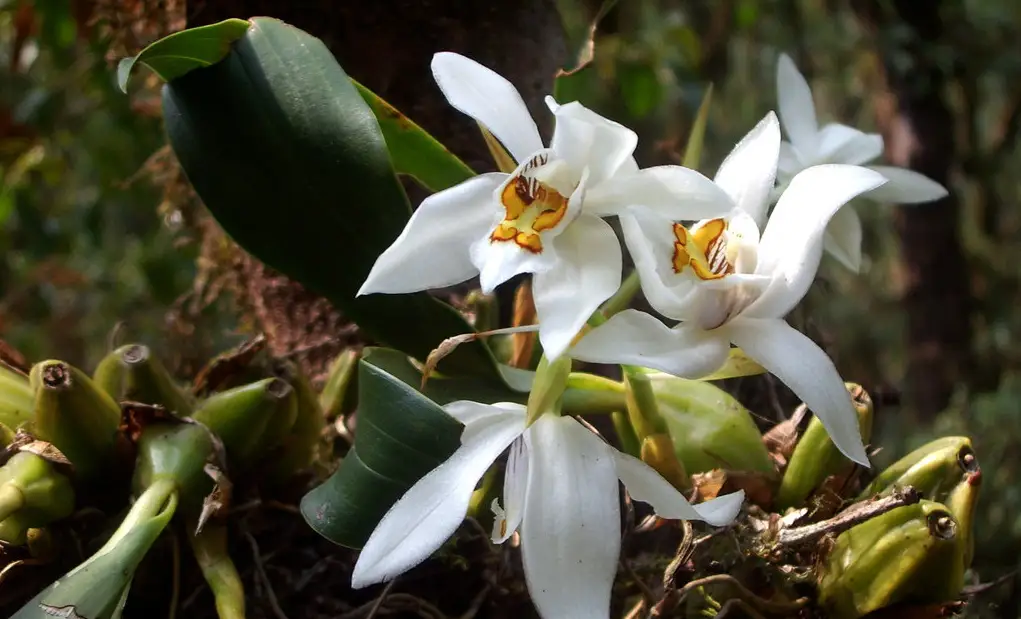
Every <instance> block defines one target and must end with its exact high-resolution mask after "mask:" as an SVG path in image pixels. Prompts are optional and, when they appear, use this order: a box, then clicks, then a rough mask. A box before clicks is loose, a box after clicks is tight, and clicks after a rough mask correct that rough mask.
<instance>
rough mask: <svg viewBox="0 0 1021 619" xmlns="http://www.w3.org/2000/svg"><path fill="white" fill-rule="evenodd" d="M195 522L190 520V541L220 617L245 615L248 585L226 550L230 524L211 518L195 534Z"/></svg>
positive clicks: (230, 618) (241, 618)
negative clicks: (243, 583)
mask: <svg viewBox="0 0 1021 619" xmlns="http://www.w3.org/2000/svg"><path fill="white" fill-rule="evenodd" d="M194 531H195V526H194V523H193V522H189V523H188V541H189V542H191V548H192V551H193V552H194V553H195V559H196V561H197V562H198V564H199V568H200V569H201V570H202V576H203V577H205V579H206V583H207V584H208V585H209V589H210V591H212V592H213V599H214V600H215V601H216V614H217V615H218V616H219V617H220V619H245V589H244V586H243V585H242V584H241V576H240V575H239V574H238V570H237V568H236V567H235V566H234V561H232V560H231V558H230V554H228V552H227V527H226V526H225V525H223V524H221V523H217V522H212V523H209V524H207V525H206V526H205V528H203V529H202V532H201V533H199V534H197V535H196V534H195V533H194Z"/></svg>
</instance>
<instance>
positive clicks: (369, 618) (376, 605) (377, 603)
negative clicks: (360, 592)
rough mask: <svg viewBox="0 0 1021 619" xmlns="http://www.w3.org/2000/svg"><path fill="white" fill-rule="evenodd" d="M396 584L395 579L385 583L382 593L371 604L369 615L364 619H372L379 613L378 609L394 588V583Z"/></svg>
mask: <svg viewBox="0 0 1021 619" xmlns="http://www.w3.org/2000/svg"><path fill="white" fill-rule="evenodd" d="M396 582H397V579H396V578H395V579H393V580H391V581H390V582H388V583H386V586H385V587H383V592H382V593H380V594H379V597H378V598H376V601H375V602H374V603H373V604H372V608H370V609H369V614H368V615H366V616H365V619H372V618H373V617H375V616H376V614H377V613H379V609H380V608H381V607H382V606H383V600H385V599H386V596H388V595H390V590H391V589H393V588H394V583H396Z"/></svg>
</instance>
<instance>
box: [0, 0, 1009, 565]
mask: <svg viewBox="0 0 1021 619" xmlns="http://www.w3.org/2000/svg"><path fill="white" fill-rule="evenodd" d="M257 4H258V3H257ZM261 4H262V5H267V4H268V5H272V3H261ZM555 4H556V5H557V8H558V9H559V10H560V12H561V15H562V18H563V22H564V26H565V30H566V32H567V33H568V41H569V45H568V48H569V49H571V50H577V49H579V48H580V47H581V46H582V43H583V41H584V39H585V37H586V33H587V31H588V28H589V24H590V22H591V20H592V19H593V16H594V15H595V13H596V11H597V9H598V5H599V3H598V2H584V1H581V0H557V2H555ZM262 8H263V9H264V10H261V11H259V13H260V14H273V13H272V12H271V11H270V10H268V9H266V7H262ZM269 8H271V7H269ZM185 11H186V8H185V3H184V2H183V1H181V2H174V1H173V0H168V1H164V2H144V1H128V0H122V1H116V0H107V1H95V2H85V1H75V2H72V1H71V0H36V1H34V2H30V1H21V2H19V1H8V2H3V3H0V179H2V183H0V337H2V338H3V339H4V340H6V341H7V342H9V343H10V344H11V345H13V346H14V347H15V348H17V349H19V350H20V351H21V352H23V353H24V354H25V355H26V356H27V357H28V358H29V359H31V360H39V359H43V358H48V357H54V356H59V357H60V358H63V359H66V360H68V361H70V362H72V363H75V364H81V365H83V366H85V367H91V366H92V364H94V363H95V361H96V360H97V359H99V358H100V356H101V355H102V354H103V353H104V352H105V351H106V350H107V349H108V348H109V346H111V344H112V343H115V342H121V341H126V340H128V339H130V340H141V341H145V342H147V343H149V344H150V345H151V346H153V347H155V348H156V349H158V350H159V351H160V352H161V353H162V355H163V356H164V358H167V359H170V360H171V363H170V364H171V365H172V366H173V367H175V368H177V369H182V368H187V367H189V366H190V364H192V363H194V361H195V360H198V359H202V358H205V357H206V356H208V355H209V354H210V353H211V352H212V351H215V350H219V349H222V348H223V347H224V346H226V345H227V344H229V343H232V342H234V341H235V340H236V332H237V331H238V329H239V328H241V327H243V326H244V319H242V318H238V317H237V316H236V311H235V309H234V307H233V306H232V305H231V303H230V299H229V298H226V297H229V295H226V294H225V295H216V294H211V295H210V294H206V293H208V286H207V284H208V282H205V281H200V282H199V285H196V277H197V276H198V275H200V274H201V273H203V271H202V269H201V268H199V267H200V266H201V261H200V260H199V258H200V256H205V255H206V254H205V253H202V252H201V251H200V250H201V242H200V239H199V238H197V237H196V235H195V230H194V228H192V227H190V226H189V225H187V224H188V219H189V217H188V212H187V211H186V210H182V209H181V208H180V205H179V204H175V203H173V183H172V182H171V181H167V178H171V179H173V180H174V182H178V183H179V181H180V179H179V178H176V177H175V176H174V174H173V168H172V163H167V161H166V159H167V157H166V153H165V152H163V151H161V149H162V148H163V146H164V144H165V142H164V137H163V134H162V126H161V121H160V119H159V104H158V98H156V97H155V95H156V94H157V92H158V91H157V90H156V89H155V87H154V86H153V83H151V82H150V83H149V84H147V85H146V86H141V87H138V88H137V89H134V90H133V96H131V97H128V96H125V95H123V94H122V93H121V92H119V91H118V90H117V88H116V85H115V79H114V71H113V68H112V63H113V62H115V61H116V60H117V59H118V58H119V57H121V56H123V55H125V54H128V53H133V52H135V51H137V50H138V49H139V48H140V47H141V46H142V45H144V44H145V43H147V42H149V41H151V40H154V39H155V38H157V37H158V36H160V35H162V34H165V33H166V32H169V31H173V30H175V29H179V28H181V27H183V25H184V21H183V16H184V15H185ZM253 14H255V13H254V12H253ZM174 15H178V16H179V17H177V18H176V20H175V18H174V17H173V16H174ZM235 16H238V17H247V16H248V15H235ZM509 34H510V35H511V36H513V33H509ZM1019 34H1021V3H1018V2H1016V0H951V1H942V2H937V1H935V0H927V1H924V2H923V1H921V0H902V1H901V2H884V1H880V0H875V1H870V2H866V1H858V0H855V1H851V0H761V1H756V0H715V1H713V0H691V1H684V0H621V1H620V2H618V3H617V5H616V6H615V7H614V8H613V9H612V10H610V11H609V12H608V13H607V14H606V16H605V17H604V18H603V19H602V21H601V22H600V24H599V29H598V32H597V35H596V38H595V50H596V51H595V58H594V61H593V62H592V64H591V66H589V67H588V68H586V69H585V70H584V71H581V72H579V73H577V74H575V75H573V76H571V77H568V78H562V79H561V80H560V83H559V84H558V86H557V91H558V95H559V96H560V97H561V99H562V100H569V99H579V100H581V101H582V102H583V103H585V104H586V105H588V106H590V107H592V108H593V109H595V110H597V111H599V112H601V113H603V114H605V115H607V116H609V117H611V118H613V119H615V120H617V121H619V122H621V123H624V124H625V125H628V126H630V127H632V128H634V129H635V130H636V131H637V132H638V134H639V136H640V140H641V141H640V145H639V149H640V150H639V153H638V157H639V160H640V162H641V163H642V164H644V165H655V164H662V163H676V162H679V155H678V152H679V151H681V150H683V145H684V140H685V137H686V134H687V131H688V130H689V127H690V125H691V122H692V119H693V117H694V113H695V110H696V109H697V107H698V105H699V103H700V101H701V100H702V97H703V95H704V93H705V90H706V88H707V86H708V84H709V83H713V84H714V89H715V90H714V96H713V100H712V109H711V113H710V122H709V129H708V134H707V138H706V146H705V154H704V156H703V166H702V167H701V169H702V171H703V172H704V173H706V174H707V175H710V176H711V175H712V174H713V172H714V171H715V168H716V166H717V165H718V163H719V162H720V161H721V160H722V158H723V157H724V156H725V155H726V153H727V152H728V151H729V150H730V148H731V147H732V146H733V145H734V144H735V143H736V141H737V140H738V139H739V138H740V137H741V136H742V135H744V133H745V132H747V131H748V130H749V129H750V128H751V127H752V126H753V125H754V124H755V122H757V121H758V120H759V119H761V118H762V116H763V115H765V114H766V112H767V111H769V110H771V109H775V105H776V90H775V89H776V86H775V63H776V57H777V55H778V54H779V53H781V52H787V53H789V54H790V55H791V56H792V57H793V58H794V59H795V62H796V63H797V64H798V65H799V67H800V68H801V70H802V71H803V72H804V73H805V74H806V75H807V76H808V78H809V80H810V83H811V84H812V87H813V91H814V94H815V97H816V105H817V108H818V109H819V114H820V121H822V122H826V121H839V122H843V123H846V124H850V125H854V126H857V127H859V128H862V129H866V130H877V131H882V132H883V133H884V134H886V135H887V136H890V135H894V134H895V133H896V132H897V131H898V130H899V129H898V127H901V128H903V127H902V126H901V125H899V124H898V123H904V122H908V123H909V124H910V122H911V121H912V119H917V118H918V117H919V115H926V114H928V115H929V116H928V117H929V118H930V119H931V118H933V117H936V118H943V119H944V122H939V123H936V125H935V126H933V125H931V124H930V125H924V124H916V125H914V126H913V129H914V136H913V138H914V139H916V140H919V141H921V142H923V143H928V147H927V148H928V149H929V152H930V156H935V157H937V158H939V159H941V161H943V163H944V164H945V167H946V169H947V172H948V174H949V176H948V185H949V187H950V189H951V190H952V194H953V200H952V201H953V205H952V207H946V208H942V209H941V210H934V211H933V212H932V213H931V214H930V215H921V217H923V218H925V217H928V218H929V219H928V220H926V224H925V225H932V226H936V228H938V229H941V230H943V231H944V235H943V236H938V235H937V236H931V235H930V236H927V235H926V234H921V235H919V234H914V235H912V230H913V228H912V226H913V225H915V223H917V221H918V219H917V217H918V215H917V214H914V215H913V214H911V213H908V214H905V211H906V209H907V208H914V209H926V208H928V207H927V206H918V207H905V208H903V209H898V208H893V207H889V206H885V205H877V204H869V203H863V204H857V205H856V208H857V209H858V212H859V213H860V214H861V216H862V218H863V220H864V222H865V238H864V248H863V249H864V253H865V255H866V260H865V265H864V267H863V272H862V273H861V274H859V275H854V274H851V273H848V272H846V271H844V270H842V269H841V267H840V266H839V265H838V264H837V263H835V262H834V261H832V260H830V259H825V260H824V262H823V265H822V268H821V270H820V281H819V282H818V283H817V285H816V286H815V287H814V289H813V290H812V292H811V293H810V295H809V297H808V298H807V299H806V301H805V302H804V303H803V304H802V306H801V307H800V308H798V310H797V311H796V312H795V313H794V314H793V315H792V316H791V322H792V323H793V324H795V325H797V326H798V327H799V328H802V329H804V330H805V331H806V332H808V333H809V334H810V335H812V336H813V337H814V338H815V339H817V341H820V342H821V343H822V344H823V345H824V346H825V347H826V348H827V350H828V351H829V352H830V353H831V355H832V356H833V358H834V359H835V360H836V362H837V364H838V366H839V367H840V368H841V371H842V372H843V374H844V376H845V378H846V379H847V380H853V381H856V382H860V383H862V384H863V385H864V386H865V387H866V388H867V389H869V390H870V391H871V392H872V393H873V395H874V396H875V397H876V398H877V399H879V400H881V401H882V403H883V404H882V406H881V408H880V413H879V415H880V416H879V424H880V432H879V435H878V437H877V438H876V440H875V441H874V443H875V445H876V446H878V447H881V448H882V451H881V452H880V453H879V455H877V457H876V461H877V463H878V464H880V465H882V464H886V463H888V462H890V461H891V460H892V459H893V458H894V456H895V454H903V453H905V452H906V450H907V449H909V448H911V447H914V446H917V445H919V444H921V443H922V442H924V441H925V440H928V439H929V438H932V437H935V436H936V435H945V434H948V433H960V434H967V435H969V436H971V437H973V439H974V442H975V447H976V450H977V452H978V455H979V458H980V461H981V462H982V463H983V465H984V470H985V473H984V477H985V481H984V490H983V498H982V501H981V506H980V510H981V514H982V517H981V520H980V524H979V526H978V527H977V531H978V535H979V548H978V553H977V560H976V563H977V573H978V574H979V575H980V576H981V577H982V578H983V579H984V580H989V579H992V578H995V577H998V576H1001V575H1003V574H1005V573H1007V572H1008V571H1010V570H1012V569H1014V568H1015V567H1017V565H1018V562H1019V559H1018V556H1019V551H1021V481H1019V479H1021V477H1019V476H1021V371H1019V370H1021V347H1019V345H1018V334H1019V331H1021V312H1019V311H1018V310H1019V301H1021V291H1019V283H1021V282H1019V279H1021V268H1019V267H1018V264H1019V263H1021V210H1019V209H1018V207H1017V200H1018V198H1019V195H1021V174H1019V173H1021V156H1019V153H1018V151H1017V148H1016V134H1017V132H1018V125H1019V118H1018V117H1019V115H1021V48H1019V47H1018V40H1019V38H1018V35H1019ZM572 54H573V52H572ZM564 63H565V64H570V63H571V59H570V58H565V59H564ZM905 76H906V77H905ZM919 76H922V77H924V78H925V79H922V80H919V79H918V78H919ZM139 81H142V78H139ZM912 89H914V90H912ZM905 93H907V94H906V95H905ZM905 100H908V101H910V104H911V105H910V106H909V105H907V104H905ZM898 101H899V108H898ZM891 106H892V107H891ZM905 108H910V109H905ZM898 109H899V110H900V112H898V111H897V110H898ZM891 110H893V111H891ZM940 114H943V116H942V117H940V116H939V115H940ZM934 115H935V116H934ZM937 133H939V135H936V134H937ZM926 165H929V164H926ZM937 165H939V164H938V163H937ZM168 170H169V172H168ZM913 222H914V223H913ZM915 231H916V232H917V230H915ZM947 231H949V234H950V236H946V232H947ZM906 239H907V241H906ZM908 241H910V243H913V244H914V245H913V246H912V247H911V248H908V246H907V245H906V243H907V242H908ZM908 249H909V250H910V251H907V250H908ZM941 260H942V262H941ZM919 261H921V262H922V263H921V264H919ZM926 261H928V262H926ZM197 265H199V266H197ZM199 279H200V280H202V278H201V277H200V278H199ZM917 286H922V287H923V288H924V287H928V289H929V290H935V291H936V293H937V294H936V296H929V297H924V295H923V298H921V299H919V298H917V297H912V296H911V295H912V294H913V293H912V292H911V291H912V290H914V289H915V287H917ZM196 290H201V295H199V293H196V292H195V291H196ZM941 295H942V296H941ZM197 296H202V297H203V298H197ZM221 296H222V297H224V298H221ZM906 299H908V300H910V299H914V301H911V302H907V301H906ZM962 308H963V309H962ZM940 316H943V317H944V318H945V320H943V321H942V323H940V322H939V321H937V326H940V325H942V326H940V328H944V327H946V328H947V329H948V330H947V333H945V334H941V333H935V332H934V333H927V332H925V328H922V329H921V332H920V331H919V327H917V325H923V327H924V325H926V324H928V323H926V322H925V320H926V319H932V318H933V317H937V318H939V317H940ZM912 321H914V322H912ZM947 323H949V327H947ZM912 324H915V325H916V328H915V329H914V331H913V330H912V328H911V325H912ZM955 326H956V330H954V328H955ZM929 336H931V338H930V339H926V338H927V337H929ZM919 359H921V360H922V361H921V362H920V361H919ZM926 364H928V365H926ZM934 367H938V368H940V370H939V371H932V370H931V368H934ZM927 368H928V369H927Z"/></svg>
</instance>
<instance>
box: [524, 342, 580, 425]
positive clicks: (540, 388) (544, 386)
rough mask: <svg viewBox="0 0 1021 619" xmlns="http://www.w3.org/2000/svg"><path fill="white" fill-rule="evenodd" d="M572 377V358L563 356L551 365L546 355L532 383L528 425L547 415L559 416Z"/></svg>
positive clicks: (540, 361)
mask: <svg viewBox="0 0 1021 619" xmlns="http://www.w3.org/2000/svg"><path fill="white" fill-rule="evenodd" d="M570 375H571V358H570V357H569V356H567V355H561V356H560V358H559V359H557V360H556V361H554V362H552V363H550V362H549V360H548V359H546V355H543V356H542V359H540V360H539V367H538V368H536V370H535V380H534V381H533V382H532V390H531V391H530V392H529V394H528V404H527V408H528V413H527V415H528V416H527V421H526V423H527V424H528V425H532V424H533V423H535V420H536V419H538V418H539V417H540V416H542V415H545V414H546V413H551V414H554V415H559V414H560V412H561V410H562V407H563V397H564V391H565V389H566V388H567V379H568V377H569V376H570Z"/></svg>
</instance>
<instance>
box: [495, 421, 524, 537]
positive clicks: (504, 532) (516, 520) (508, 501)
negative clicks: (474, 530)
mask: <svg viewBox="0 0 1021 619" xmlns="http://www.w3.org/2000/svg"><path fill="white" fill-rule="evenodd" d="M530 451H531V448H530V447H529V439H528V433H526V434H524V435H522V436H520V437H518V439H517V440H516V441H514V442H513V443H511V448H510V455H509V456H508V457H507V468H506V469H505V470H504V474H503V500H504V504H505V505H506V506H507V509H506V510H505V511H504V512H503V514H498V516H500V517H498V518H496V519H495V520H494V521H493V536H492V539H493V543H495V544H502V543H504V542H505V541H507V539H508V538H510V536H511V535H514V532H515V531H517V530H518V527H519V526H521V518H522V516H523V515H524V513H525V497H526V492H527V490H528V458H529V457H530V456H529V453H530Z"/></svg>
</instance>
